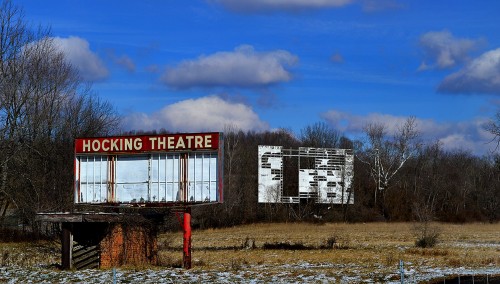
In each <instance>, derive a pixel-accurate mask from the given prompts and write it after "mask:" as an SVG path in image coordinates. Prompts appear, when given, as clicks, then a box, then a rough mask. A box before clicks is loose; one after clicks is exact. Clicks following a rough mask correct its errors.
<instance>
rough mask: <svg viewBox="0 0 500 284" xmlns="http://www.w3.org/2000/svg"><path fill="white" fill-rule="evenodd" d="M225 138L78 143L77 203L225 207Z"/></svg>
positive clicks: (186, 135) (217, 135)
mask: <svg viewBox="0 0 500 284" xmlns="http://www.w3.org/2000/svg"><path fill="white" fill-rule="evenodd" d="M223 145H224V142H223V135H222V133H218V132H213V133H181V134H164V135H142V136H117V137H99V138H78V139H76V140H75V189H74V192H75V196H74V197H75V199H74V200H75V203H79V204H108V205H109V204H132V205H145V206H163V205H172V204H206V203H217V202H222V200H223V198H222V181H223V179H222V176H223Z"/></svg>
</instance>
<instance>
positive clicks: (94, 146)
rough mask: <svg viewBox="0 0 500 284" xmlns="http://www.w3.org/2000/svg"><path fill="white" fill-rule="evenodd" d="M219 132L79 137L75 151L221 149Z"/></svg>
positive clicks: (112, 151) (136, 151)
mask: <svg viewBox="0 0 500 284" xmlns="http://www.w3.org/2000/svg"><path fill="white" fill-rule="evenodd" d="M219 138H220V134H219V133H218V132H213V133H182V134H164V135H147V136H146V135H144V136H119V137H99V138H77V139H76V140H75V153H77V154H87V153H110V154H113V153H140V152H170V151H194V150H217V149H219Z"/></svg>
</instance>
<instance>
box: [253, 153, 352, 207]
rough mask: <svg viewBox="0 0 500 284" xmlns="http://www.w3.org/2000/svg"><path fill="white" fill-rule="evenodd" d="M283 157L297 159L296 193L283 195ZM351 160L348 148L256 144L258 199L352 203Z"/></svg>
mask: <svg viewBox="0 0 500 284" xmlns="http://www.w3.org/2000/svg"><path fill="white" fill-rule="evenodd" d="M283 157H292V158H296V159H298V173H297V174H298V181H299V182H298V192H299V196H283V172H284V171H283ZM353 162H354V156H353V154H352V150H348V149H331V148H311V147H300V148H299V149H298V150H294V149H282V147H281V146H259V202H264V203H276V202H284V203H298V202H300V199H313V200H314V201H315V202H317V203H325V204H326V203H329V204H347V203H348V204H353V203H354V196H353V194H352V192H351V183H352V177H353ZM287 172H288V171H287Z"/></svg>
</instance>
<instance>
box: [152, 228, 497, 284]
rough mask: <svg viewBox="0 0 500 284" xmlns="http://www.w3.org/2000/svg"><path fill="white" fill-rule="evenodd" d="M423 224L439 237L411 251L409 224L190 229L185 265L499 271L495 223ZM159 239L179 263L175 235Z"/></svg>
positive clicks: (170, 260) (171, 261) (299, 270)
mask: <svg viewBox="0 0 500 284" xmlns="http://www.w3.org/2000/svg"><path fill="white" fill-rule="evenodd" d="M431 226H432V227H433V228H437V229H438V231H439V232H440V234H439V237H438V240H439V242H438V244H437V245H436V246H435V247H433V248H417V247H416V246H415V240H416V237H415V234H414V232H415V228H414V227H415V226H414V225H413V224H411V223H366V224H343V223H335V224H321V225H317V224H305V223H300V224H298V223H289V224H252V225H246V226H239V227H235V228H224V229H212V230H202V231H193V237H192V247H193V252H192V257H193V266H194V269H196V270H207V269H209V270H210V269H215V270H224V269H234V270H238V269H246V268H248V267H257V266H259V267H261V268H265V270H266V272H267V273H268V274H270V275H272V274H273V273H277V274H279V273H281V272H282V271H283V267H293V268H294V269H293V273H295V274H303V275H309V274H318V273H323V274H332V273H333V274H335V275H352V276H355V274H358V275H367V276H370V275H371V277H375V275H378V276H377V277H382V278H383V279H387V278H384V277H389V278H390V277H391V275H394V273H395V272H397V271H398V266H399V263H400V260H402V261H403V263H404V265H405V266H406V269H409V270H411V271H412V273H420V272H421V273H424V270H425V271H432V270H433V269H452V270H453V271H457V270H460V269H463V270H464V271H465V270H467V269H469V270H471V271H474V270H481V269H484V268H493V269H496V270H497V271H498V270H499V269H500V224H477V223H475V224H460V225H457V224H438V223H434V224H431ZM159 241H160V248H161V249H160V253H159V255H160V259H161V260H162V261H163V262H164V264H166V265H175V264H179V263H180V261H181V257H182V252H181V251H180V249H181V248H182V235H181V234H180V233H175V234H173V233H168V234H163V235H161V236H160V239H159ZM273 244H274V245H276V244H278V245H282V246H281V247H280V246H274V247H277V248H281V249H266V248H267V247H271V248H272V247H273V246H271V245H273ZM286 244H288V245H289V246H286ZM273 268H276V269H273ZM499 273H500V271H499Z"/></svg>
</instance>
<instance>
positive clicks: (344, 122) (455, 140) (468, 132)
mask: <svg viewBox="0 0 500 284" xmlns="http://www.w3.org/2000/svg"><path fill="white" fill-rule="evenodd" d="M321 117H322V118H323V119H324V120H325V121H327V122H328V123H330V124H331V125H332V126H333V127H334V128H335V129H338V130H340V131H343V132H345V133H346V134H353V135H356V136H360V135H361V134H362V132H363V127H364V126H365V125H367V124H368V123H382V124H384V125H386V127H387V128H386V130H387V134H388V135H392V134H394V133H395V131H397V129H398V126H399V125H402V124H403V123H404V121H405V120H406V119H407V117H403V116H394V115H390V114H380V113H371V114H367V115H355V114H351V113H347V112H341V111H337V110H330V111H328V112H325V113H323V114H322V115H321ZM487 121H488V119H487V118H476V119H474V120H471V121H462V122H436V121H434V120H432V119H418V118H417V121H416V122H417V128H418V130H419V131H420V133H421V138H422V140H423V141H424V142H433V141H436V140H439V141H440V142H441V143H442V145H443V149H445V150H456V149H461V150H469V151H471V152H472V153H474V154H478V155H482V154H486V152H487V151H488V150H492V149H493V148H494V147H495V145H493V144H491V143H490V144H488V143H489V142H490V141H492V138H493V137H492V135H491V134H490V133H488V132H487V131H485V130H484V128H483V125H484V124H485V123H486V122H487Z"/></svg>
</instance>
